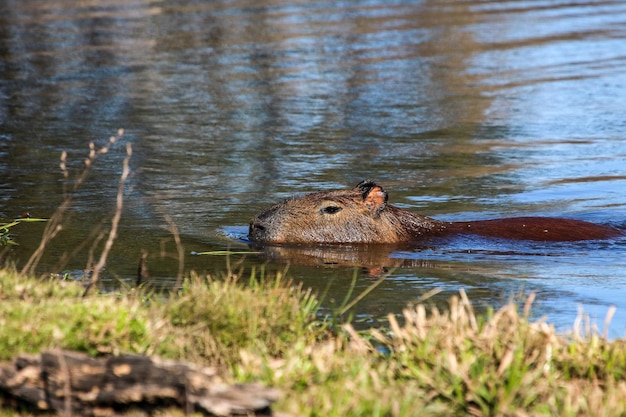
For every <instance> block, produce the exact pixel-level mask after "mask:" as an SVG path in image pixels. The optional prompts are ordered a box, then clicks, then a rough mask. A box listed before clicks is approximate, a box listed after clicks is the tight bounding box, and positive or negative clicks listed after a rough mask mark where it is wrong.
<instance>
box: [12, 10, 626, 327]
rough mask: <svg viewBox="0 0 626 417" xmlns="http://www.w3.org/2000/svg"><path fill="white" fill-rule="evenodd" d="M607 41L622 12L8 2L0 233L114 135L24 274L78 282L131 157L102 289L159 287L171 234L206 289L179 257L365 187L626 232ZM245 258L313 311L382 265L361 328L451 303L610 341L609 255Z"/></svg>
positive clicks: (557, 251)
mask: <svg viewBox="0 0 626 417" xmlns="http://www.w3.org/2000/svg"><path fill="white" fill-rule="evenodd" d="M625 45H626V3H624V2H623V1H621V0H619V1H618V0H616V1H611V0H606V1H572V0H568V1H559V0H545V1H523V0H521V1H520V0H517V1H493V2H491V1H471V0H470V1H467V0H450V1H439V0H437V1H434V0H433V1H428V0H424V1H381V0H371V1H354V2H352V1H348V2H346V1H340V2H330V1H329V2H324V1H321V2H315V1H294V2H289V3H288V2H280V1H275V0H260V1H243V0H242V1H237V0H233V1H180V2H171V1H148V0H135V1H133V0H131V1H127V0H124V1H121V0H109V1H82V2H75V1H69V0H48V1H45V2H40V1H35V0H32V1H31V0H5V1H3V2H1V3H0V176H1V177H0V178H1V180H0V223H2V222H8V221H10V220H11V219H13V218H14V217H16V216H19V215H20V214H21V213H23V212H29V213H30V214H31V215H32V216H34V217H50V216H51V215H52V213H53V212H54V210H55V208H56V207H57V206H59V204H60V203H61V202H62V201H63V190H64V189H65V188H67V187H71V185H72V181H74V179H75V178H77V176H78V175H79V173H80V172H81V170H82V167H83V160H84V159H85V158H86V157H87V154H88V152H89V142H91V141H93V142H95V144H96V147H97V148H98V147H100V146H102V145H104V144H105V143H106V142H107V141H108V138H109V136H111V135H115V133H116V132H117V130H118V128H124V132H125V133H124V135H123V137H122V138H121V139H120V141H119V143H118V144H116V145H115V146H113V147H112V149H111V150H110V152H109V153H108V154H105V155H101V156H100V157H99V158H98V160H97V161H96V163H95V165H94V167H93V169H92V171H91V173H90V176H89V177H88V178H87V180H86V181H85V182H84V183H83V184H82V185H81V187H80V188H79V190H78V191H77V193H76V194H75V196H74V201H73V204H72V206H71V208H70V210H69V211H68V213H67V214H66V216H65V218H66V224H65V226H64V229H63V231H62V232H61V233H59V235H58V236H57V237H56V238H55V239H54V240H53V241H52V242H51V243H50V244H49V246H48V249H47V251H46V252H45V255H44V257H43V258H42V260H41V261H40V263H39V266H38V270H39V271H40V272H42V273H45V272H54V273H63V272H68V271H73V272H74V273H73V275H75V276H80V275H81V274H80V272H78V271H81V270H82V269H83V268H84V267H85V266H86V265H87V264H88V263H89V262H90V259H91V258H93V256H97V254H98V253H99V252H100V251H99V250H95V251H93V250H90V249H91V248H92V244H91V242H92V241H93V239H94V235H93V231H94V230H96V229H97V228H98V227H101V228H102V230H104V231H106V230H107V229H108V227H109V225H110V222H111V216H112V213H113V211H114V209H115V205H116V203H115V198H116V193H117V187H118V181H119V178H120V174H121V170H122V161H123V159H124V157H125V155H126V147H125V144H127V143H130V144H131V145H132V150H133V155H132V159H131V162H130V163H131V169H132V173H131V176H130V178H129V180H128V181H127V183H126V187H125V201H124V210H123V216H122V222H121V224H120V230H119V236H118V238H117V240H116V242H115V245H114V247H113V251H112V253H111V255H110V256H109V260H108V263H107V267H106V277H107V279H108V282H109V284H110V285H113V283H115V282H119V281H122V282H124V281H127V282H129V283H133V282H134V280H135V275H136V271H137V264H138V261H139V259H140V257H141V253H142V251H147V253H148V267H149V271H150V276H151V277H152V279H153V280H154V281H155V282H159V283H160V285H163V286H165V287H167V286H168V285H173V283H174V282H175V280H176V276H177V274H178V269H179V260H178V254H177V249H176V245H175V242H174V239H173V234H172V232H171V230H170V229H171V225H172V224H175V225H176V227H177V229H178V233H179V235H180V238H181V243H182V245H183V247H184V251H183V253H184V257H185V258H184V265H185V269H187V270H192V269H193V270H197V271H200V272H208V273H218V271H223V270H225V268H226V264H227V260H226V259H225V258H224V257H222V256H193V255H191V252H192V251H196V252H203V251H215V250H228V249H230V250H236V251H248V250H250V249H249V247H248V245H247V244H246V241H245V237H246V231H247V229H246V228H247V223H248V221H249V220H250V218H251V217H252V216H253V214H254V213H256V212H258V211H259V210H261V209H263V208H265V207H267V206H268V205H270V204H272V203H275V202H277V201H279V200H280V199H283V198H286V197H289V196H293V195H297V194H301V193H304V192H309V191H317V190H324V189H332V188H343V187H352V186H354V185H355V184H356V183H358V182H359V181H361V180H363V179H366V178H368V179H373V180H376V181H377V182H378V183H380V184H381V185H382V186H383V187H384V188H385V189H386V190H387V191H388V192H389V198H390V202H391V203H393V204H396V205H398V206H401V207H403V208H406V209H410V210H414V211H417V212H420V213H422V214H425V215H429V216H432V217H436V218H438V219H442V220H455V221H456V220H470V219H485V218H490V217H499V216H513V215H550V216H564V217H573V218H577V219H582V220H588V221H593V222H598V223H603V224H610V225H613V226H616V227H620V228H623V229H624V228H626V195H625V190H626V140H625V136H626V71H624V68H625V67H626V47H625ZM63 151H66V152H67V165H68V169H69V174H70V175H69V179H67V180H66V179H64V177H63V175H62V172H61V170H60V168H59V157H60V155H61V152H63ZM168 219H170V221H168ZM43 228H44V225H43V224H40V223H23V224H20V225H18V226H16V227H14V228H13V230H12V234H13V238H14V240H15V241H16V242H17V243H19V246H12V247H11V249H10V252H6V251H5V252H3V254H2V256H3V258H4V259H7V258H9V257H10V258H11V259H13V261H14V262H17V263H18V266H19V265H23V264H24V263H25V262H26V260H27V259H28V258H29V257H30V255H31V254H32V252H33V251H34V249H35V247H36V246H37V245H38V243H39V240H40V238H41V234H42V231H43ZM84 242H87V243H85V244H83V243H84ZM81 245H82V246H81ZM101 245H102V243H100V246H101ZM76 248H78V250H76ZM262 252H263V253H261V254H250V255H247V256H242V255H233V256H231V257H230V258H229V259H228V261H229V262H230V263H231V264H236V263H240V262H241V263H242V265H243V267H244V268H249V267H252V266H255V267H257V268H258V267H260V266H262V265H265V268H266V269H267V270H269V271H276V270H280V271H282V270H283V269H284V267H285V266H284V265H286V264H291V266H290V267H289V272H288V274H289V276H290V277H292V278H293V279H294V280H296V281H297V282H302V283H304V285H306V286H309V287H312V288H313V289H314V290H315V291H317V292H320V293H323V292H326V294H327V295H326V297H325V305H326V306H327V307H331V306H333V305H334V304H333V303H339V302H340V301H341V300H342V299H343V298H344V297H345V295H346V294H347V292H348V291H349V288H350V286H351V285H352V280H353V276H355V273H356V274H357V275H356V283H355V284H354V285H355V286H356V288H355V293H358V292H359V291H361V290H363V289H364V288H366V287H368V286H369V285H370V284H371V283H372V282H373V281H372V280H373V279H374V278H375V277H376V276H377V275H376V271H378V272H381V271H383V270H384V268H377V267H381V266H384V267H385V268H386V269H388V270H389V271H391V272H390V274H389V276H388V278H387V279H386V280H385V281H384V282H383V283H382V284H381V285H380V286H379V287H377V288H376V289H375V290H374V291H373V292H372V293H370V294H369V295H368V296H367V297H366V298H365V299H364V300H362V301H361V303H360V304H359V306H358V308H357V320H359V321H360V322H363V323H373V322H376V321H377V320H378V319H379V318H381V317H384V316H385V315H386V314H387V313H389V312H393V313H398V312H400V311H401V309H402V308H403V307H404V306H406V305H407V303H410V302H413V301H415V300H417V299H419V298H420V297H421V296H423V295H424V294H425V293H427V292H428V291H430V290H432V289H434V288H439V289H441V290H442V291H441V292H440V293H439V294H438V295H437V296H436V297H435V298H434V299H433V300H434V302H436V303H441V302H444V301H445V300H446V299H448V298H449V297H450V296H451V295H453V294H456V293H458V291H459V289H461V288H463V289H465V291H467V293H468V295H469V298H470V299H471V300H472V301H473V302H474V303H475V305H476V307H477V308H482V306H485V305H494V306H498V305H501V304H502V303H504V302H506V301H507V300H508V299H509V298H510V297H512V296H516V297H521V298H522V299H523V298H524V297H525V296H526V295H527V294H529V293H531V292H534V293H536V296H537V298H536V305H535V314H536V315H538V316H539V315H546V316H547V318H548V320H549V321H550V322H551V323H554V324H555V325H556V326H557V327H559V328H562V329H567V328H571V326H572V325H573V323H574V320H575V318H576V316H577V313H578V311H579V309H580V308H582V309H583V310H584V311H585V312H586V313H588V314H589V315H590V316H591V319H592V320H593V321H595V322H597V323H598V325H599V327H602V323H603V320H604V317H605V315H606V313H607V311H609V308H610V307H611V306H615V307H616V308H617V311H616V313H615V317H614V318H613V322H612V324H611V327H610V332H609V333H610V334H611V335H612V336H613V337H620V336H624V334H625V330H626V240H625V239H616V240H610V241H605V242H582V243H562V244H560V243H543V242H534V243H526V242H494V241H488V240H481V239H472V238H467V239H459V240H457V241H455V242H453V243H450V244H449V245H442V246H429V247H416V248H403V249H399V250H390V251H387V250H386V249H383V248H381V249H379V250H370V251H369V252H368V253H367V254H365V255H363V254H362V253H361V254H355V250H353V249H352V248H341V249H339V250H331V249H325V248H310V249H308V250H306V249H303V250H302V251H301V253H298V254H295V255H294V254H293V253H286V252H285V251H282V250H281V248H268V249H267V250H265V251H262ZM287 252H288V251H287ZM64 254H67V256H64ZM94 254H95V255H94ZM61 259H63V260H64V261H63V262H61V263H60V260H61ZM396 266H398V267H397V268H396ZM355 267H356V269H355ZM355 271H356V272H355ZM106 282H107V281H106V280H105V283H106Z"/></svg>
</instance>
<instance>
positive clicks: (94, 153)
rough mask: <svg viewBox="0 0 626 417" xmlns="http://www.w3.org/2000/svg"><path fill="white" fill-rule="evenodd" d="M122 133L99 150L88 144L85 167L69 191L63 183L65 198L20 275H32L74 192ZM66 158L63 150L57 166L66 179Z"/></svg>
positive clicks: (120, 130)
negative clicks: (95, 162) (99, 157)
mask: <svg viewBox="0 0 626 417" xmlns="http://www.w3.org/2000/svg"><path fill="white" fill-rule="evenodd" d="M123 135H124V129H119V130H118V131H117V136H111V137H110V139H109V143H108V144H107V145H105V146H103V147H102V148H100V149H99V150H96V149H95V145H94V143H93V142H91V143H90V144H89V156H88V158H87V159H85V168H84V169H83V171H82V172H81V174H80V176H79V177H78V178H77V179H76V181H75V182H74V186H73V187H72V189H71V190H70V191H69V192H68V190H67V183H65V184H64V187H63V192H64V196H65V199H64V200H63V202H62V203H61V204H60V205H59V207H57V209H56V211H55V212H54V213H53V214H52V216H50V219H49V220H48V222H47V224H46V227H45V229H44V232H43V235H42V237H41V241H40V242H39V246H38V247H37V249H36V250H35V252H33V254H32V255H31V257H30V258H29V259H28V261H27V262H26V264H25V265H24V267H23V268H22V270H21V271H20V275H21V276H25V275H34V273H35V269H36V267H37V265H38V264H39V261H40V260H41V257H42V256H43V254H44V252H45V250H46V247H47V246H48V244H49V243H50V241H51V240H52V239H54V238H55V237H56V235H57V234H58V233H59V232H60V231H61V230H63V220H64V215H65V213H66V212H67V210H68V209H69V208H70V206H71V205H72V202H73V200H74V193H75V192H76V191H77V190H78V188H80V186H81V185H82V184H83V182H84V181H85V179H86V178H87V176H88V175H89V172H90V171H91V167H92V165H93V163H94V161H95V160H96V158H97V157H98V155H101V154H104V153H107V152H109V149H110V147H111V146H113V145H114V144H115V143H116V142H117V141H119V140H120V139H121V137H122V136H123ZM66 159H67V152H65V151H63V152H62V153H61V158H60V163H59V168H60V169H61V172H62V173H63V178H65V179H66V180H67V179H68V178H69V173H68V170H67V165H66Z"/></svg>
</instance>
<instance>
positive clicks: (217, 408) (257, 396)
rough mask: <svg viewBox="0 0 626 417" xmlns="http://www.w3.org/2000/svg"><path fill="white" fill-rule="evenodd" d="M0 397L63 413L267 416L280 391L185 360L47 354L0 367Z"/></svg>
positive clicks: (48, 352)
mask: <svg viewBox="0 0 626 417" xmlns="http://www.w3.org/2000/svg"><path fill="white" fill-rule="evenodd" d="M0 397H2V399H3V400H4V402H7V401H8V400H13V401H16V400H17V402H19V403H20V404H21V405H28V406H30V407H32V408H34V409H36V410H40V411H54V412H57V413H60V414H64V415H71V414H73V415H90V416H112V415H116V414H119V413H120V412H124V411H126V410H130V409H133V408H135V409H137V408H139V409H142V410H146V411H150V410H154V409H157V408H162V407H169V406H175V407H179V408H181V409H182V410H183V411H185V412H187V413H190V412H193V411H199V412H203V413H204V414H208V415H217V416H227V415H266V416H267V415H271V408H270V405H271V404H272V402H274V401H276V400H277V399H278V397H279V393H278V391H277V390H275V389H272V388H267V387H264V386H262V385H260V384H227V383H225V382H224V381H223V380H222V379H221V378H220V377H219V376H218V375H217V372H216V370H215V369H213V368H207V367H198V366H195V365H193V364H188V363H183V362H176V361H168V360H163V359H158V358H150V357H147V356H142V355H119V356H108V357H102V358H92V357H89V356H87V355H85V354H82V353H76V352H70V351H63V350H50V351H44V352H42V353H41V355H20V356H18V357H17V358H15V359H14V360H13V362H10V363H4V364H0Z"/></svg>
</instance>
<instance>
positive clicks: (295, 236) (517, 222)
mask: <svg viewBox="0 0 626 417" xmlns="http://www.w3.org/2000/svg"><path fill="white" fill-rule="evenodd" d="M460 233H465V234H474V235H479V236H487V237H493V238H502V239H523V240H537V241H575V240H593V239H607V238H613V237H619V236H624V232H623V231H621V230H619V229H615V228H613V227H609V226H603V225H598V224H594V223H589V222H585V221H581V220H573V219H562V218H553V217H512V218H503V219H495V220H478V221H469V222H443V221H439V220H435V219H432V218H430V217H426V216H422V215H420V214H416V213H412V212H410V211H407V210H404V209H401V208H398V207H395V206H392V205H390V204H388V203H387V192H385V190H383V188H382V187H381V186H380V185H377V184H376V183H374V182H372V181H369V180H366V181H362V182H360V183H359V184H358V185H357V186H356V187H355V188H353V189H351V190H335V191H323V192H318V193H312V194H306V195H303V196H301V197H296V198H290V199H287V200H285V201H283V202H281V203H279V204H276V205H274V206H272V207H270V208H268V209H267V210H265V211H263V212H261V213H259V214H258V215H256V216H255V217H254V218H253V219H252V220H251V222H250V232H249V238H250V240H252V241H254V242H263V243H288V244H333V243H401V242H419V241H423V240H425V239H428V238H430V237H438V236H448V235H454V234H460Z"/></svg>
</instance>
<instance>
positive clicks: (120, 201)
mask: <svg viewBox="0 0 626 417" xmlns="http://www.w3.org/2000/svg"><path fill="white" fill-rule="evenodd" d="M132 154H133V148H132V146H131V144H130V143H127V144H126V158H124V165H123V168H122V176H121V177H120V182H119V186H118V188H117V204H116V206H115V214H114V215H113V219H112V220H111V231H110V232H109V237H108V239H107V241H106V243H105V244H104V249H103V250H102V253H101V254H100V259H99V260H98V263H97V264H96V265H95V266H94V269H93V274H92V276H91V279H90V280H89V284H87V287H86V288H85V292H84V293H83V297H86V296H87V294H88V293H89V291H90V290H91V288H92V287H93V286H94V285H95V284H96V283H97V282H98V278H99V276H100V271H102V268H104V265H106V260H107V257H108V256H109V252H110V251H111V248H112V247H113V243H114V242H115V239H116V238H117V228H118V226H119V223H120V219H121V218H122V208H123V206H124V185H125V184H126V179H127V178H128V175H129V174H130V157H131V156H132Z"/></svg>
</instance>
